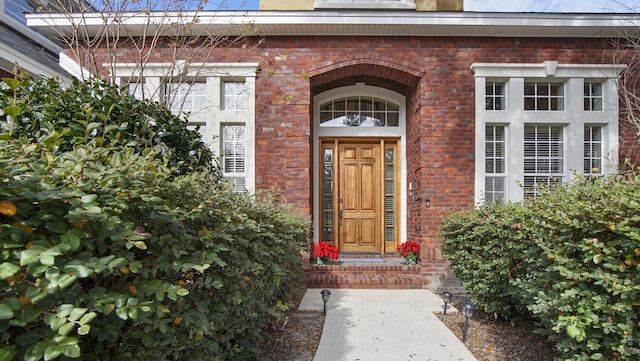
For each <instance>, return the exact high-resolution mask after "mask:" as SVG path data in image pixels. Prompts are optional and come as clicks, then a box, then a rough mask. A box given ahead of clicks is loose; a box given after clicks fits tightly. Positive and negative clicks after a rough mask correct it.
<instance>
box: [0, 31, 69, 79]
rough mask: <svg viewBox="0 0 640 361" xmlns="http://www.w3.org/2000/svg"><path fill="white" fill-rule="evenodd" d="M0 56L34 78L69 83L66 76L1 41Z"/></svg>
mask: <svg viewBox="0 0 640 361" xmlns="http://www.w3.org/2000/svg"><path fill="white" fill-rule="evenodd" d="M0 54H2V59H3V60H6V61H7V62H9V63H12V64H13V63H18V66H20V68H22V70H24V71H27V72H29V73H30V74H32V75H34V76H39V77H40V76H41V77H53V78H55V77H59V78H61V79H62V80H65V81H66V82H68V80H69V79H68V77H67V76H66V74H60V73H58V72H56V71H55V70H53V69H51V68H50V67H48V66H45V65H44V64H42V63H40V62H38V61H35V60H33V59H32V58H30V57H28V56H27V55H25V54H23V53H22V52H20V51H18V50H17V49H15V48H13V47H11V46H9V45H7V44H5V43H3V42H1V41H0Z"/></svg>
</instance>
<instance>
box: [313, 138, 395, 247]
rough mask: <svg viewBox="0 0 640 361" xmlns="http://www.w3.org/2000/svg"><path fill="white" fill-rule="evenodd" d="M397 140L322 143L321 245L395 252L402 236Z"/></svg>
mask: <svg viewBox="0 0 640 361" xmlns="http://www.w3.org/2000/svg"><path fill="white" fill-rule="evenodd" d="M396 146H397V140H385V139H373V140H359V139H324V140H322V142H321V154H322V158H323V159H322V162H321V172H320V174H321V182H320V199H319V201H320V207H321V208H320V209H321V212H320V224H321V225H322V227H321V229H320V240H322V241H325V242H329V243H333V244H335V245H337V246H338V248H339V249H340V252H368V253H384V252H394V251H395V247H396V245H397V234H398V227H397V225H398V198H399V197H398V194H397V192H398V188H399V187H398V167H397V151H396Z"/></svg>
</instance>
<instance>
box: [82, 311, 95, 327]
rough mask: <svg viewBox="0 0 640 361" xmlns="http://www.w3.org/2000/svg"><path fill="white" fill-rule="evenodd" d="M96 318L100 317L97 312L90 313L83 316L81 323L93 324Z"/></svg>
mask: <svg viewBox="0 0 640 361" xmlns="http://www.w3.org/2000/svg"><path fill="white" fill-rule="evenodd" d="M96 316H98V314H97V313H95V312H89V313H87V314H86V315H84V316H82V318H81V319H80V323H81V324H83V325H84V324H87V323H89V322H91V321H92V320H93V319H94V318H96Z"/></svg>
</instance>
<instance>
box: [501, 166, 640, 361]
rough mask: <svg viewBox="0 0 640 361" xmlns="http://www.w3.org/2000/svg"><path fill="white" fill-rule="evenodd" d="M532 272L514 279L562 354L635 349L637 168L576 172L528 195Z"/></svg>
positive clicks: (606, 354) (626, 356)
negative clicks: (603, 174) (602, 173)
mask: <svg viewBox="0 0 640 361" xmlns="http://www.w3.org/2000/svg"><path fill="white" fill-rule="evenodd" d="M527 207H528V208H529V209H530V214H532V215H533V217H532V218H531V219H530V221H529V223H530V227H529V230H528V233H529V237H530V238H531V240H532V241H533V243H534V247H531V248H529V249H528V250H527V252H526V255H525V256H526V259H527V262H528V264H529V265H531V267H532V268H533V269H535V270H536V272H535V273H534V274H533V277H526V278H525V277H521V278H519V279H517V280H514V282H513V283H514V284H515V285H517V286H518V287H519V289H520V292H521V294H522V297H523V298H524V299H526V300H527V301H528V303H527V304H528V305H529V309H530V310H531V312H532V313H533V315H534V316H535V317H536V318H538V319H539V320H540V323H541V325H542V326H543V327H544V330H545V332H546V334H547V335H548V336H549V337H550V339H551V340H552V341H553V342H555V343H556V345H557V348H558V349H559V350H560V351H561V352H562V354H563V355H562V359H565V360H615V359H618V360H619V359H622V360H638V358H639V357H640V333H638V329H639V326H638V325H639V324H638V322H639V321H640V273H639V271H640V267H639V266H638V262H639V261H640V212H639V210H640V176H638V175H637V174H632V175H629V176H627V177H623V176H612V177H607V178H603V179H599V178H596V179H589V178H585V177H579V178H578V179H576V180H575V181H574V182H573V183H572V184H571V185H568V186H562V187H556V188H554V189H553V191H552V192H549V191H546V192H543V193H542V194H540V195H539V196H538V197H537V198H536V199H535V200H534V201H531V202H527Z"/></svg>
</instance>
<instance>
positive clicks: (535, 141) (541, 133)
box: [523, 125, 564, 197]
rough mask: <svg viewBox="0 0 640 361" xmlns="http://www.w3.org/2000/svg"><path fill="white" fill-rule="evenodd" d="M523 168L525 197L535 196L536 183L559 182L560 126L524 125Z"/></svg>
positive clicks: (560, 162) (560, 178)
mask: <svg viewBox="0 0 640 361" xmlns="http://www.w3.org/2000/svg"><path fill="white" fill-rule="evenodd" d="M524 139H525V144H524V147H525V154H524V164H523V168H524V169H523V170H524V173H525V177H524V192H525V197H535V195H536V192H537V185H540V184H545V185H550V184H551V180H553V182H554V183H557V182H561V181H562V177H563V172H564V143H563V137H562V127H560V126H547V125H541V126H535V125H527V126H525V137H524Z"/></svg>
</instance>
